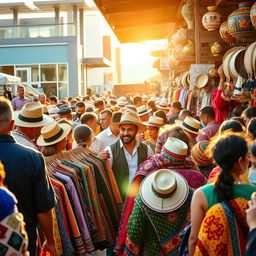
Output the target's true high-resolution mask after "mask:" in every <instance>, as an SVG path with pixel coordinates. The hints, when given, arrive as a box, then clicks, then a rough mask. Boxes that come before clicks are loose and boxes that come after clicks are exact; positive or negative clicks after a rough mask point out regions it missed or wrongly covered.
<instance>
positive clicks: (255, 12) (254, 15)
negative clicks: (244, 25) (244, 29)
mask: <svg viewBox="0 0 256 256" xmlns="http://www.w3.org/2000/svg"><path fill="white" fill-rule="evenodd" d="M250 16H251V22H252V25H253V26H254V27H255V28H256V2H255V3H254V5H253V6H252V8H251V12H250Z"/></svg>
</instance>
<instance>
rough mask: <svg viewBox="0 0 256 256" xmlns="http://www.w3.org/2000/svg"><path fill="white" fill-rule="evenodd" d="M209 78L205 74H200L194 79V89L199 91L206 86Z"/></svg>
mask: <svg viewBox="0 0 256 256" xmlns="http://www.w3.org/2000/svg"><path fill="white" fill-rule="evenodd" d="M208 81H209V76H208V75H207V74H200V75H198V76H197V77H196V87H197V88H199V89H201V88H203V87H205V86H206V85H207V84H208Z"/></svg>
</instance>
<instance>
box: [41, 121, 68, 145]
mask: <svg viewBox="0 0 256 256" xmlns="http://www.w3.org/2000/svg"><path fill="white" fill-rule="evenodd" d="M70 131H71V126H70V125H69V124H66V123H61V124H59V123H57V122H56V121H53V122H52V123H50V124H49V125H46V126H44V127H43V128H42V130H41V135H40V136H39V137H38V139H37V145H39V146H42V147H43V146H50V145H54V144H56V143H58V142H60V141H62V140H63V139H64V138H65V137H66V136H67V135H68V134H69V133H70Z"/></svg>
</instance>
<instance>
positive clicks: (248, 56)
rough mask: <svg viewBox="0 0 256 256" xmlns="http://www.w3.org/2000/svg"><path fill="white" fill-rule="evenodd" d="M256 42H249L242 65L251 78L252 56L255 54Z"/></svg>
mask: <svg viewBox="0 0 256 256" xmlns="http://www.w3.org/2000/svg"><path fill="white" fill-rule="evenodd" d="M255 49H256V42H254V43H252V44H250V45H249V46H248V48H247V49H246V51H245V54H244V67H245V69H246V72H247V74H248V76H249V79H252V74H253V59H254V58H253V57H254V56H255Z"/></svg>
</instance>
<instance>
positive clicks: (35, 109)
mask: <svg viewBox="0 0 256 256" xmlns="http://www.w3.org/2000/svg"><path fill="white" fill-rule="evenodd" d="M14 120H15V124H16V125H17V126H21V127H40V126H45V125H47V124H50V123H51V122H53V119H52V118H51V117H50V116H48V115H45V114H43V106H42V105H41V103H40V102H29V103H27V104H26V105H24V106H23V107H22V109H21V110H20V111H15V112H14Z"/></svg>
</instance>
